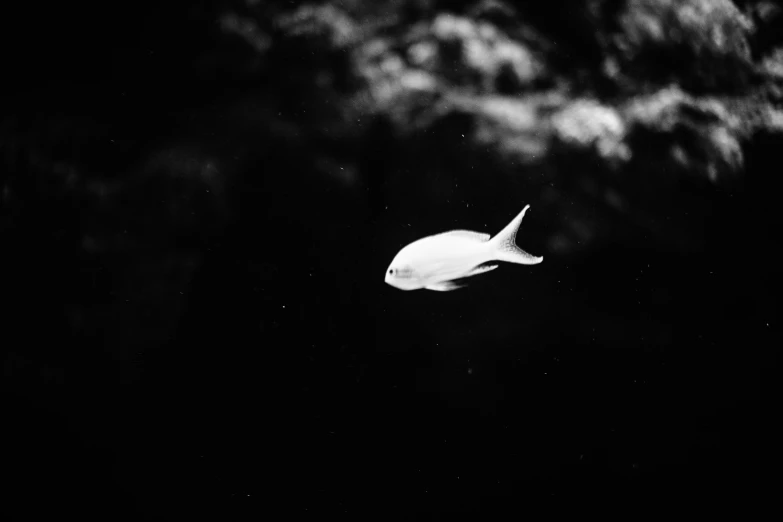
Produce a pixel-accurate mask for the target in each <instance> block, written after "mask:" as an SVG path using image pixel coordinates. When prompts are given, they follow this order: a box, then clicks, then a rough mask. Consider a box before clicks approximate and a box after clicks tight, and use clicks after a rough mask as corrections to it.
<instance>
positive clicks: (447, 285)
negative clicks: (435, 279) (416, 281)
mask: <svg viewBox="0 0 783 522" xmlns="http://www.w3.org/2000/svg"><path fill="white" fill-rule="evenodd" d="M424 288H426V289H427V290H435V291H436V292H450V291H451V290H456V289H457V288H462V285H458V284H455V283H452V282H451V281H443V282H442V283H433V284H431V285H430V286H425V287H424Z"/></svg>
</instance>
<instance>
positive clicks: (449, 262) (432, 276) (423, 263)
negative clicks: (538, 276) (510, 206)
mask: <svg viewBox="0 0 783 522" xmlns="http://www.w3.org/2000/svg"><path fill="white" fill-rule="evenodd" d="M528 208H530V205H527V206H525V208H523V209H522V212H520V213H519V214H518V215H517V217H515V218H514V219H513V221H511V223H509V224H508V225H506V228H504V229H503V230H501V231H500V233H499V234H498V235H496V236H495V237H493V238H492V239H490V237H489V234H482V233H481V232H472V231H470V230H452V231H450V232H444V233H442V234H436V235H434V236H427V237H425V238H422V239H419V240H418V241H414V242H413V243H411V244H409V245H408V246H406V247H404V248H403V249H402V250H400V251H399V253H398V254H397V255H396V256H395V257H394V260H393V261H392V262H391V264H390V265H389V268H387V269H386V279H385V281H386V283H387V284H389V285H391V286H393V287H395V288H399V289H400V290H417V289H419V288H426V289H427V290H437V291H439V292H446V291H449V290H456V289H457V288H460V285H457V284H455V283H453V280H455V279H460V278H463V277H470V276H474V275H478V274H483V273H484V272H489V271H490V270H494V269H495V268H497V267H498V265H485V264H484V263H488V262H490V261H506V262H509V263H518V264H520V265H536V264H538V263H540V262H541V261H543V260H544V258H543V257H538V256H533V255H530V254H528V253H527V252H525V251H524V250H521V249H520V248H519V247H517V245H516V236H517V230H518V229H519V225H521V224H522V218H523V217H525V212H527V209H528Z"/></svg>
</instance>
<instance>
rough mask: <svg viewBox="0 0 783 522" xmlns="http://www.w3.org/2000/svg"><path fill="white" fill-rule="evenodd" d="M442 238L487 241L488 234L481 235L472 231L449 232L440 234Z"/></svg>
mask: <svg viewBox="0 0 783 522" xmlns="http://www.w3.org/2000/svg"><path fill="white" fill-rule="evenodd" d="M441 235H443V236H454V237H464V238H466V239H474V240H476V241H481V242H482V243H483V242H484V241H489V234H482V233H481V232H473V231H472V230H451V231H449V232H444V233H443V234H441Z"/></svg>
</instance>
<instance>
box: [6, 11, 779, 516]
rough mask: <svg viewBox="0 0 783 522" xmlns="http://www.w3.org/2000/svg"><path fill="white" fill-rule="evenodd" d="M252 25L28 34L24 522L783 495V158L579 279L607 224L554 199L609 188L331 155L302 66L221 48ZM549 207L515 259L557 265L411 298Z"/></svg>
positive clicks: (634, 238) (422, 145) (9, 224)
mask: <svg viewBox="0 0 783 522" xmlns="http://www.w3.org/2000/svg"><path fill="white" fill-rule="evenodd" d="M224 4H225V5H224ZM224 4H221V3H217V4H216V5H215V6H211V5H206V6H205V5H202V4H194V5H196V7H192V8H191V10H190V11H189V10H187V9H185V8H184V7H181V6H178V7H174V6H173V5H172V6H169V7H167V8H166V10H165V11H156V10H155V9H153V8H149V9H142V8H139V9H138V11H136V10H133V12H132V13H127V19H124V18H125V17H126V15H118V14H116V13H114V11H112V12H111V13H109V12H108V8H105V9H106V10H104V11H101V10H98V11H96V10H94V9H93V8H90V9H87V8H84V9H83V11H84V12H83V13H82V12H81V11H78V10H77V11H73V10H72V8H71V7H68V8H65V7H61V8H59V9H60V10H61V12H60V13H49V16H47V17H45V20H44V21H43V22H40V25H36V26H35V27H37V32H35V33H32V32H31V30H32V27H33V26H32V25H30V22H26V24H25V25H24V27H25V28H27V29H26V30H21V29H20V30H18V31H16V32H14V33H12V34H13V35H14V37H13V38H11V37H8V39H9V45H10V44H11V43H12V44H13V47H9V46H7V47H6V49H18V50H19V51H18V52H17V53H12V54H13V56H11V57H10V58H9V60H10V64H11V65H10V66H9V67H10V69H9V70H11V71H13V80H12V81H11V82H10V83H11V87H12V91H13V92H10V93H9V94H8V95H7V97H6V98H5V101H4V105H5V106H6V107H7V110H6V111H5V114H6V116H4V124H3V154H4V157H3V158H4V159H3V161H4V163H3V165H4V166H3V176H4V177H3V183H4V185H3V187H4V193H3V229H2V236H3V247H2V263H3V274H4V276H5V277H4V283H3V284H2V288H3V290H2V294H1V295H2V309H3V310H4V311H3V312H2V318H3V319H2V325H3V326H2V328H3V331H4V333H3V341H2V357H3V398H4V400H3V411H4V422H3V429H2V432H3V433H4V439H5V443H4V450H3V458H2V465H1V467H2V470H3V471H2V474H3V476H4V483H5V484H6V487H5V489H6V491H5V493H4V496H5V500H3V501H2V509H3V510H4V511H5V512H6V513H7V515H3V519H4V520H29V519H37V518H42V517H54V516H58V517H59V516H78V517H79V518H80V519H91V520H92V519H96V520H97V519H100V520H172V519H193V518H194V517H195V518H197V519H205V520H250V519H253V520H258V519H260V518H269V517H271V516H273V515H272V513H273V512H275V511H278V510H281V511H279V513H281V514H280V515H277V516H279V517H280V518H281V519H286V520H299V519H305V518H310V517H318V518H323V516H339V517H341V518H352V519H353V518H356V519H362V520H391V519H395V520H441V519H442V520H447V519H453V518H460V517H461V516H466V517H467V516H470V517H471V518H475V517H479V518H480V519H481V520H496V519H500V518H506V517H507V518H515V519H519V518H522V517H527V518H529V519H534V520H537V519H539V518H540V515H539V514H541V513H545V514H548V516H566V515H571V514H573V513H581V514H584V515H587V514H588V513H589V514H590V515H593V514H603V515H606V514H610V513H614V512H617V513H621V514H624V516H626V517H628V516H637V515H644V514H648V513H650V512H652V511H656V510H659V509H660V510H664V511H665V512H667V513H672V512H673V511H674V510H677V509H680V508H681V507H682V506H687V507H688V508H695V509H697V510H704V509H716V508H717V509H721V510H722V509H724V507H730V506H734V507H738V508H741V509H743V510H746V509H750V508H751V507H757V506H763V505H765V504H766V502H768V501H769V500H771V499H772V498H774V496H775V495H776V493H777V488H776V487H775V479H774V477H775V475H777V474H778V471H777V470H779V464H780V442H779V441H780V429H779V428H778V417H779V404H780V403H779V399H778V396H779V395H780V378H779V366H778V353H779V351H778V350H779V345H780V341H781V338H780V331H781V330H780V315H779V305H778V303H779V293H778V291H779V288H780V285H779V283H780V275H779V256H778V252H779V248H780V216H779V213H778V212H777V210H776V209H777V207H778V200H779V191H777V190H776V188H779V187H780V183H779V181H778V180H777V178H776V176H777V170H778V167H777V166H776V165H777V164H778V163H779V161H778V154H779V150H780V145H781V143H783V141H781V137H780V134H774V133H772V134H764V133H759V134H758V135H757V136H754V138H753V140H749V141H747V142H746V143H745V144H744V145H743V147H744V148H743V151H742V152H743V154H744V158H745V164H744V169H743V171H742V178H741V182H739V183H737V184H735V185H732V186H730V187H719V188H716V187H714V186H709V185H705V184H704V183H701V182H700V181H698V180H697V181H693V180H689V179H684V180H678V181H677V182H675V183H673V184H672V185H671V186H670V187H669V188H668V189H667V190H668V191H669V192H668V193H663V194H662V193H650V194H648V199H647V200H643V201H644V205H646V207H645V208H654V209H656V217H655V219H654V220H653V221H655V222H656V223H659V224H660V225H661V226H660V227H658V228H655V227H653V228H652V230H653V231H654V230H663V231H664V232H662V233H661V234H662V236H661V235H658V236H656V235H655V233H654V232H651V231H650V229H648V228H645V227H643V226H641V225H639V224H638V223H637V222H635V221H633V219H631V218H628V217H627V216H624V215H619V214H618V215H612V218H611V219H612V220H614V221H613V222H614V223H615V224H613V225H606V226H607V227H610V228H611V230H612V231H614V232H616V234H615V233H612V234H608V233H607V234H604V233H599V234H598V239H596V240H594V241H592V242H590V243H589V245H587V246H585V247H584V248H576V249H572V250H569V251H563V250H558V248H557V243H553V242H552V241H551V238H552V237H553V235H554V232H555V230H558V229H560V228H561V227H562V223H563V222H564V221H565V222H572V221H578V220H579V218H578V217H573V216H571V215H569V214H568V212H567V211H565V210H563V209H567V208H569V207H570V206H571V205H581V206H582V207H583V208H586V212H587V213H588V214H590V213H591V212H594V213H596V214H600V213H601V212H602V210H601V209H600V208H599V207H598V204H594V206H592V207H591V205H590V204H589V203H588V204H585V203H584V201H580V200H579V199H578V198H577V197H576V196H573V195H571V194H572V193H571V192H569V191H568V190H563V191H561V192H559V193H558V195H557V199H556V201H552V200H547V199H546V198H545V197H543V196H542V194H544V192H542V191H541V190H540V185H539V184H535V183H533V184H531V183H530V182H529V181H526V180H529V179H531V177H532V176H534V175H537V173H538V172H539V171H546V172H549V173H553V172H554V175H555V176H556V177H559V179H560V180H561V183H562V184H563V185H561V186H568V184H569V183H574V184H576V183H577V182H578V180H579V179H581V178H580V176H588V175H590V173H591V172H592V169H594V168H595V167H594V166H592V165H591V164H590V162H589V160H588V161H584V160H580V159H578V158H576V159H574V158H573V157H570V159H569V158H567V159H565V160H560V159H558V158H553V159H552V160H551V161H548V162H545V164H544V165H543V166H542V165H535V166H524V165H517V166H515V167H513V168H512V170H513V172H515V173H516V174H515V175H511V174H509V170H508V168H507V167H502V166H499V164H498V160H497V158H496V157H495V156H493V155H492V154H491V153H490V152H486V151H481V150H479V148H477V147H476V146H475V145H469V144H466V143H465V140H464V139H463V134H464V132H463V129H468V130H469V129H470V128H471V123H470V121H463V120H461V119H460V118H454V119H446V120H445V121H444V122H443V123H441V124H439V125H435V126H433V127H430V128H427V129H426V130H422V131H414V132H413V133H411V134H410V135H408V136H405V137H399V136H398V135H397V134H396V133H395V131H394V129H393V128H392V127H391V126H390V124H389V123H388V122H386V121H384V120H383V119H382V118H370V117H368V118H366V119H364V120H363V121H357V122H356V126H360V127H361V128H362V129H364V128H365V127H367V128H369V129H370V130H368V131H367V132H362V133H357V134H350V135H348V136H347V137H346V136H345V135H339V136H335V134H339V133H340V132H344V129H341V128H336V129H332V128H331V127H329V126H328V124H327V123H325V122H328V121H330V120H329V117H328V114H329V111H331V110H332V105H331V104H332V101H331V100H329V99H327V98H326V97H325V95H324V96H321V94H322V93H321V91H319V90H318V89H314V88H312V86H310V85H309V84H308V83H307V81H309V80H308V79H307V78H305V79H302V78H300V77H299V76H297V74H298V72H297V71H299V69H296V67H295V66H293V65H291V66H290V69H291V71H292V72H290V74H288V75H286V74H282V73H280V72H279V71H280V70H283V71H287V70H288V69H286V67H287V65H286V67H283V66H280V67H282V69H274V70H275V71H277V72H276V73H275V74H276V75H275V76H272V75H267V76H264V75H263V74H262V75H261V76H260V77H257V76H253V75H252V74H246V73H242V72H237V71H244V69H243V67H244V66H245V65H247V61H248V60H250V58H247V57H246V56H245V54H243V53H246V51H245V50H242V49H240V47H239V44H237V43H236V42H233V41H231V42H229V43H226V42H224V41H222V40H220V38H221V37H220V36H218V33H219V31H218V30H217V29H216V28H215V25H214V24H210V23H209V21H210V20H214V18H215V17H216V16H217V15H216V14H215V12H217V11H220V9H223V8H225V7H226V6H228V7H231V6H232V5H233V4H231V3H230V2H228V3H224ZM229 4H230V5H229ZM156 9H157V8H156ZM183 13H189V14H188V15H187V16H184V15H183ZM34 14H35V13H33V10H32V8H19V9H18V18H14V20H17V19H18V20H30V19H33V18H30V17H32V16H33V15H34ZM55 15H59V16H55ZM82 15H84V17H89V19H90V20H95V19H96V18H97V19H100V20H104V23H101V22H96V23H95V24H93V23H89V22H87V21H86V18H85V19H82ZM539 15H541V16H544V15H543V14H541V13H539ZM118 19H124V21H123V22H122V23H119V22H118ZM183 19H185V20H190V22H187V23H185V22H182V20H183ZM64 20H67V21H68V23H65V22H64ZM78 20H82V21H81V22H78ZM106 20H112V21H113V22H112V23H108V22H105V21H106ZM193 20H196V21H195V22H194V21H193ZM204 20H206V21H207V22H204ZM71 21H73V22H71ZM6 23H8V22H6ZM17 29H18V28H17ZM205 35H206V36H205ZM215 41H219V42H221V43H220V44H219V45H218V44H216V43H215ZM232 46H235V47H236V48H235V47H232ZM215 49H217V50H215ZM287 52H288V51H287ZM286 57H287V58H286ZM299 58H302V55H301V54H296V53H294V54H286V53H282V54H279V55H276V58H274V59H276V60H278V61H281V62H283V63H287V62H286V59H287V60H290V61H291V62H292V63H293V62H295V61H296V60H297V59H299ZM251 61H252V60H251ZM308 67H310V66H309V65H308V66H307V67H304V69H305V70H309V69H308ZM335 67H338V68H339V64H338V65H336V66H335ZM267 74H269V73H267ZM325 114H326V116H325ZM275 115H277V116H275ZM651 147H652V145H651ZM644 149H645V147H644V146H639V147H638V148H637V149H635V151H634V152H636V153H637V155H638V156H642V157H643V156H644ZM650 155H652V156H654V155H655V152H650ZM504 169H505V170H504ZM514 169H516V170H514ZM629 172H630V170H629ZM631 183H632V182H631ZM640 190H641V189H640ZM641 192H642V193H644V191H643V190H641ZM570 198H572V199H570ZM684 198H685V201H687V202H688V203H687V204H686V205H685V207H683V205H682V204H681V203H682V201H683V199H684ZM687 198H690V199H687ZM642 199H643V198H642ZM525 204H530V205H531V210H530V211H529V212H528V214H527V216H526V218H525V221H524V223H523V225H522V228H521V231H520V233H519V235H518V239H517V241H518V243H519V245H520V246H521V247H522V248H524V249H525V250H527V251H529V252H531V253H533V254H536V255H543V256H544V258H545V260H544V262H543V263H542V264H540V265H537V266H532V267H522V266H512V265H503V266H501V267H500V268H499V269H498V270H495V271H493V272H491V273H489V274H485V275H482V276H479V277H475V278H472V279H471V280H469V285H468V286H467V288H465V289H461V290H459V291H455V292H445V293H440V292H427V291H417V292H401V291H398V290H396V289H394V288H391V287H389V286H387V285H385V284H384V283H383V274H384V270H385V268H386V267H387V265H388V264H389V262H390V260H391V258H392V257H393V256H394V254H395V253H396V252H397V251H398V250H399V248H401V247H402V246H404V245H405V244H407V243H408V242H411V241H413V240H415V239H418V238H420V237H422V236H424V235H428V234H433V233H437V232H441V231H444V230H448V229H451V228H465V229H470V230H477V231H481V232H487V233H491V234H494V233H496V232H497V231H499V230H500V229H501V228H502V227H503V226H505V225H506V224H507V223H508V221H510V220H511V219H512V218H513V217H514V216H515V215H516V214H517V213H518V212H519V211H520V210H521V209H522V207H523V206H524V205H525ZM689 205H692V206H689ZM683 208H685V209H684V210H683ZM689 209H690V210H689ZM688 211H690V212H692V213H694V214H698V216H699V217H698V219H697V222H698V226H696V228H695V230H696V232H693V230H694V228H693V227H692V226H691V225H692V223H691V222H690V221H688V220H687V219H685V218H684V217H683V215H684V213H687V212H688ZM656 220H657V221H656ZM671 220H673V222H675V223H678V222H679V221H678V220H684V221H683V222H684V223H685V224H684V225H683V226H682V227H683V228H687V227H688V226H691V228H690V229H688V230H689V232H688V234H683V237H684V238H685V239H684V240H683V241H685V242H686V243H687V242H689V241H691V242H692V243H691V247H690V248H676V247H673V246H672V245H673V244H678V241H680V236H679V235H678V233H679V226H674V227H673V228H671V227H670V228H666V225H665V224H666V222H667V221H671ZM610 221H611V220H610ZM616 223H621V225H617V224H616ZM670 239H671V241H669V240H670ZM744 512H745V514H747V511H744Z"/></svg>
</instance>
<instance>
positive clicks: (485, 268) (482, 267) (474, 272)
mask: <svg viewBox="0 0 783 522" xmlns="http://www.w3.org/2000/svg"><path fill="white" fill-rule="evenodd" d="M497 267H498V265H479V266H477V267H475V268H474V269H473V270H471V271H470V272H468V273H467V274H465V275H464V276H463V277H470V276H474V275H479V274H483V273H484V272H489V271H490V270H494V269H496V268H497Z"/></svg>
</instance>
